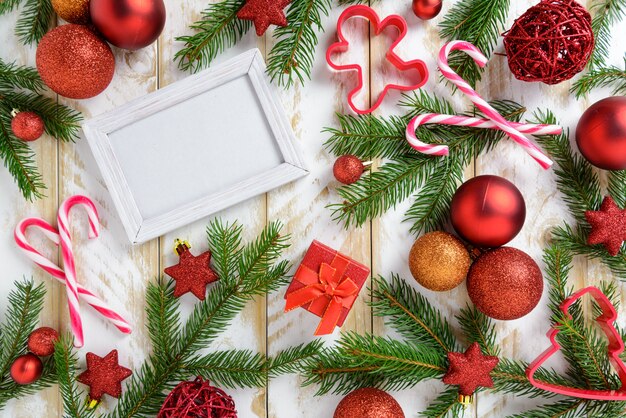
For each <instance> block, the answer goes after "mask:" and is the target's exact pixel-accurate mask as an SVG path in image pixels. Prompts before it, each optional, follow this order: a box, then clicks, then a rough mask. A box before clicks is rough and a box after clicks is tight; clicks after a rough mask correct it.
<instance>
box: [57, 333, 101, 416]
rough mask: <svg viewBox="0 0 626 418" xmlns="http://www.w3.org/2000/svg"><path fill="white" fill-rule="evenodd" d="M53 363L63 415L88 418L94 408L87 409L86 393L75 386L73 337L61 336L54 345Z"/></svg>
mask: <svg viewBox="0 0 626 418" xmlns="http://www.w3.org/2000/svg"><path fill="white" fill-rule="evenodd" d="M53 359H54V363H55V365H56V369H57V372H58V378H59V390H60V392H61V396H62V397H63V409H64V416H66V417H72V418H89V417H93V416H94V415H95V414H94V412H95V409H89V408H88V404H87V402H85V399H87V397H86V394H85V393H83V392H82V391H81V390H79V389H78V387H77V386H76V372H77V370H78V358H77V355H76V352H75V351H74V349H73V339H72V338H71V337H70V336H63V337H61V339H60V340H59V341H57V343H56V344H55V345H54V356H53Z"/></svg>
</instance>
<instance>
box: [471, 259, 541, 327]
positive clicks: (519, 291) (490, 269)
mask: <svg viewBox="0 0 626 418" xmlns="http://www.w3.org/2000/svg"><path fill="white" fill-rule="evenodd" d="M467 292H468V293H469V297H470V299H471V300H472V302H473V303H474V305H476V307H477V308H478V310H480V311H481V312H482V313H484V314H485V315H487V316H489V317H491V318H494V319H502V320H511V319H517V318H521V317H522V316H524V315H526V314H528V313H529V312H530V311H532V310H533V309H534V308H535V306H537V304H538V303H539V299H541V294H542V293H543V276H542V275H541V270H540V269H539V266H538V265H537V263H535V260H533V259H532V258H531V257H530V256H529V255H528V254H526V253H525V252H523V251H520V250H518V249H516V248H510V247H502V248H497V249H495V250H491V251H489V252H486V253H485V254H483V255H481V256H480V257H478V259H477V260H476V261H475V262H474V264H472V267H471V268H470V271H469V274H468V276H467Z"/></svg>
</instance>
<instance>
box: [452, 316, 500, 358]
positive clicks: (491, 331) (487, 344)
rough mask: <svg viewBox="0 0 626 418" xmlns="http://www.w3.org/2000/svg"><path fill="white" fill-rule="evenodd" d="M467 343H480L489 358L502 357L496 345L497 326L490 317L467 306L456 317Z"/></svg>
mask: <svg viewBox="0 0 626 418" xmlns="http://www.w3.org/2000/svg"><path fill="white" fill-rule="evenodd" d="M456 319H457V320H458V321H459V325H460V326H461V329H462V330H463V333H464V334H465V338H467V341H468V342H469V343H470V344H471V343H474V342H476V343H478V344H479V345H480V349H481V350H482V352H483V353H485V354H487V355H489V356H496V357H498V356H499V355H500V347H498V346H497V345H496V326H495V324H494V323H493V321H492V320H491V319H489V317H487V316H486V315H485V314H483V313H482V312H480V311H479V310H478V309H476V307H475V306H469V305H468V306H466V307H465V308H463V309H461V312H460V314H459V315H457V316H456Z"/></svg>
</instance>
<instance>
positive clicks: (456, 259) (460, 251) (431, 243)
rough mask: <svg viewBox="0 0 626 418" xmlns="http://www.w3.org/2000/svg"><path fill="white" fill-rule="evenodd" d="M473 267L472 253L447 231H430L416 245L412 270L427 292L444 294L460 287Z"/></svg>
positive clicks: (411, 255) (411, 258)
mask: <svg viewBox="0 0 626 418" xmlns="http://www.w3.org/2000/svg"><path fill="white" fill-rule="evenodd" d="M470 264H471V260H470V256H469V253H468V252H467V249H466V248H465V246H464V245H463V243H462V242H461V241H459V239H458V238H456V237H455V236H454V235H451V234H448V233H447V232H439V231H436V232H430V233H428V234H426V235H424V236H422V237H421V238H419V239H418V240H417V241H415V244H413V248H411V253H410V254H409V268H410V269H411V274H413V277H415V280H417V282H418V283H419V284H421V285H422V286H424V287H425V288H426V289H429V290H435V291H438V292H442V291H444V290H450V289H454V288H455V287H457V286H458V285H460V284H461V283H462V282H463V280H465V277H467V272H468V271H469V268H470Z"/></svg>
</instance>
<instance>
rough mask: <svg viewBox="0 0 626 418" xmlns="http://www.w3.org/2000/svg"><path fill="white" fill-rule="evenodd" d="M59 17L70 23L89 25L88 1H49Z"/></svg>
mask: <svg viewBox="0 0 626 418" xmlns="http://www.w3.org/2000/svg"><path fill="white" fill-rule="evenodd" d="M51 1H52V8H53V9H54V11H55V12H56V13H57V14H58V15H59V17H60V18H61V19H63V20H65V21H67V22H70V23H78V24H79V25H86V24H87V23H89V0H51Z"/></svg>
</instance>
